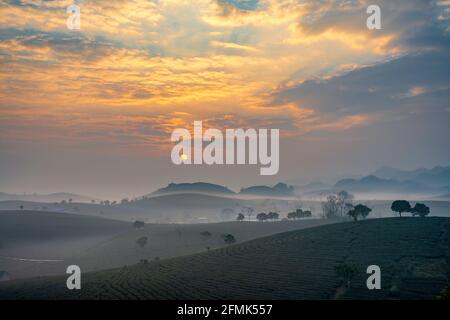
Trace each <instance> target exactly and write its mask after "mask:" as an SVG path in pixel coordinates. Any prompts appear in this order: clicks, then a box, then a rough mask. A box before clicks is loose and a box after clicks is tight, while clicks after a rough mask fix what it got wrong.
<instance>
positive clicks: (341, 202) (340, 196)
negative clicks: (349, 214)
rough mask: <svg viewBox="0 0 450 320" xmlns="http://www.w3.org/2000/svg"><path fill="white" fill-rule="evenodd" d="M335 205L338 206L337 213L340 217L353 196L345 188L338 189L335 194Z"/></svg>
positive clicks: (343, 214)
mask: <svg viewBox="0 0 450 320" xmlns="http://www.w3.org/2000/svg"><path fill="white" fill-rule="evenodd" d="M336 196H337V206H338V208H339V215H340V216H341V217H344V216H345V212H346V211H345V209H346V208H347V207H348V205H349V204H351V203H352V200H353V199H354V196H353V195H352V194H351V193H348V192H347V191H345V190H341V191H339V192H338V193H337V194H336Z"/></svg>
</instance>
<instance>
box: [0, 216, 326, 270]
mask: <svg viewBox="0 0 450 320" xmlns="http://www.w3.org/2000/svg"><path fill="white" fill-rule="evenodd" d="M104 220H106V219H104ZM106 221H107V220H106ZM328 223H333V221H329V220H323V219H307V220H297V221H278V222H270V223H255V222H246V221H244V222H237V221H234V222H223V223H210V224H146V225H145V226H144V227H142V228H139V229H135V228H131V223H129V224H127V225H126V230H125V232H123V233H121V234H118V235H115V236H114V237H110V238H108V239H103V240H102V241H97V242H93V241H86V243H88V244H89V245H90V246H89V247H86V246H84V247H82V248H83V250H80V248H79V247H74V246H73V244H72V245H71V243H70V242H69V241H55V243H51V244H49V243H48V242H37V243H34V244H29V245H28V246H25V247H19V248H18V247H12V248H10V252H9V253H10V254H9V255H10V256H18V255H19V256H20V257H24V258H27V259H26V260H11V259H9V260H6V259H4V258H2V257H1V256H0V270H4V271H7V272H8V274H9V276H10V278H13V279H18V278H30V277H36V276H44V275H57V274H64V273H65V268H66V267H67V265H70V264H76V265H79V266H80V267H81V268H82V270H84V271H96V270H104V269H110V268H115V267H123V266H125V265H133V264H136V263H138V262H139V261H140V260H141V259H147V260H154V259H155V258H158V259H167V258H173V257H178V256H183V255H189V254H193V253H199V252H204V251H206V250H207V248H209V249H216V248H221V247H223V246H225V245H226V244H225V242H224V241H223V239H222V238H221V235H222V234H233V236H234V237H235V238H236V241H237V242H238V243H239V242H244V241H248V240H251V239H256V238H258V237H264V236H268V235H272V234H276V233H280V232H286V231H291V230H299V229H304V228H310V227H314V226H319V225H323V224H328ZM97 228H98V227H97ZM44 230H45V228H44ZM205 231H208V232H209V235H208V236H202V232H205ZM21 237H23V235H22V236H18V237H16V238H19V240H20V238H21ZM141 237H146V238H147V239H148V241H147V243H146V245H145V246H143V247H140V246H138V245H137V243H136V241H137V239H139V238H141ZM89 239H90V237H88V238H87V240H89ZM81 240H82V239H79V241H81ZM91 240H92V239H91ZM39 244H41V245H40V246H39ZM27 248H33V250H32V252H31V253H30V251H28V252H26V251H25V252H24V250H25V249H27ZM55 248H56V249H59V251H58V252H61V250H62V251H63V252H64V253H65V255H64V256H62V257H61V256H55V252H54V251H50V249H53V250H54V249H55ZM14 249H16V250H14ZM1 252H2V251H1V250H0V253H1ZM30 257H33V258H40V259H39V260H38V261H30V259H29V258H30ZM48 257H58V258H59V259H61V260H58V261H42V259H46V260H47V259H48Z"/></svg>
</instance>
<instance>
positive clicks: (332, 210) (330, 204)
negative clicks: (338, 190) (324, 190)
mask: <svg viewBox="0 0 450 320" xmlns="http://www.w3.org/2000/svg"><path fill="white" fill-rule="evenodd" d="M339 210H340V209H339V204H338V198H337V197H336V196H335V195H334V194H332V195H329V196H328V197H327V200H326V201H325V202H322V212H323V217H324V218H326V219H332V218H336V217H337V216H338V214H339V212H340V211H339Z"/></svg>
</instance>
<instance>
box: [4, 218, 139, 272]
mask: <svg viewBox="0 0 450 320" xmlns="http://www.w3.org/2000/svg"><path fill="white" fill-rule="evenodd" d="M129 229H131V227H130V224H128V223H125V222H121V221H115V220H109V219H102V218H97V217H89V216H83V215H76V214H68V213H57V212H44V211H28V210H17V211H0V256H1V257H7V256H13V257H26V258H28V259H44V260H52V259H61V258H62V257H67V254H68V253H70V254H72V253H73V252H75V251H77V250H82V249H85V248H87V247H89V246H91V245H93V244H95V243H98V242H100V241H104V240H106V239H109V238H110V237H112V236H115V235H118V234H120V233H122V232H124V231H126V230H129ZM1 266H2V263H1V261H0V267H1ZM0 270H2V268H0Z"/></svg>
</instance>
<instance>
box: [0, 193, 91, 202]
mask: <svg viewBox="0 0 450 320" xmlns="http://www.w3.org/2000/svg"><path fill="white" fill-rule="evenodd" d="M8 200H22V201H32V202H61V201H63V200H65V201H69V200H70V201H71V202H91V201H92V200H96V199H94V198H91V197H87V196H81V195H78V194H74V193H68V192H57V193H50V194H37V193H33V194H10V193H5V192H0V201H8Z"/></svg>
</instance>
